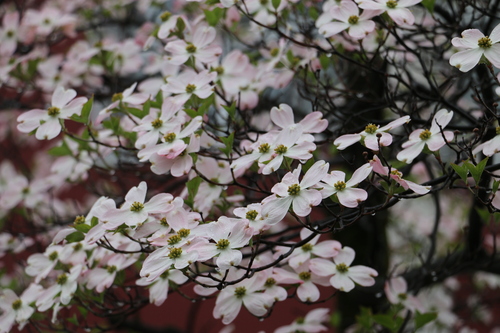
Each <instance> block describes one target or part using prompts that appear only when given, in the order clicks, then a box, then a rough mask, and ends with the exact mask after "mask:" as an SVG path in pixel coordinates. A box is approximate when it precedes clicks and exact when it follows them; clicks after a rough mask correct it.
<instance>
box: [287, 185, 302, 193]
mask: <svg viewBox="0 0 500 333" xmlns="http://www.w3.org/2000/svg"><path fill="white" fill-rule="evenodd" d="M299 192H300V185H299V184H293V185H290V186H288V194H289V195H298V194H299Z"/></svg>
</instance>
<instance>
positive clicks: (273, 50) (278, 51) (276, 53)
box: [270, 48, 280, 57]
mask: <svg viewBox="0 0 500 333" xmlns="http://www.w3.org/2000/svg"><path fill="white" fill-rule="evenodd" d="M270 53H271V57H276V56H277V55H278V53H280V49H278V48H274V49H272V50H271V52H270Z"/></svg>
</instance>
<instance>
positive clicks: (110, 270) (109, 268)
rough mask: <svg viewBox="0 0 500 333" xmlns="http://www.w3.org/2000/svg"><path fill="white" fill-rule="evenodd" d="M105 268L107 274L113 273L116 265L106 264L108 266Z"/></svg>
mask: <svg viewBox="0 0 500 333" xmlns="http://www.w3.org/2000/svg"><path fill="white" fill-rule="evenodd" d="M106 270H107V271H108V273H109V274H113V273H114V272H116V270H117V267H116V266H115V265H113V266H108V268H106Z"/></svg>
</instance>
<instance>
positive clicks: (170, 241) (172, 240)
mask: <svg viewBox="0 0 500 333" xmlns="http://www.w3.org/2000/svg"><path fill="white" fill-rule="evenodd" d="M181 240H182V238H181V236H179V235H172V236H170V237H169V239H168V241H167V243H168V245H170V246H172V245H175V244H177V243H179V242H180V241H181Z"/></svg>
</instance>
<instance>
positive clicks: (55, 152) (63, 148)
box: [48, 141, 73, 156]
mask: <svg viewBox="0 0 500 333" xmlns="http://www.w3.org/2000/svg"><path fill="white" fill-rule="evenodd" d="M48 153H49V154H50V155H52V156H68V155H73V153H72V152H71V149H69V147H68V145H67V144H66V141H63V142H62V145H60V146H59V147H53V148H50V149H49V151H48Z"/></svg>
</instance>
